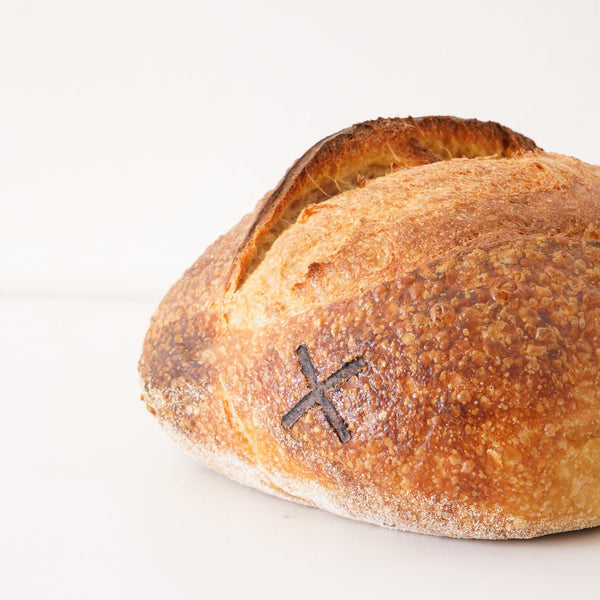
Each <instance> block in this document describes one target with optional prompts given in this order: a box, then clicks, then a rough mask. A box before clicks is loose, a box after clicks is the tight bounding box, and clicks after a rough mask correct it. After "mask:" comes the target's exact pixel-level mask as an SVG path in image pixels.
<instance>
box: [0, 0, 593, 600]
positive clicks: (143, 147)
mask: <svg viewBox="0 0 600 600" xmlns="http://www.w3.org/2000/svg"><path fill="white" fill-rule="evenodd" d="M599 31H600V3H599V2H593V1H588V2H585V1H579V2H561V3H559V2H506V1H504V2H495V3H486V2H482V1H480V2H444V3H442V2H431V1H430V2H422V3H417V2H410V3H402V2H382V1H379V0H371V1H369V2H353V1H350V0H348V1H346V2H337V1H327V0H321V1H318V2H314V1H312V0H305V1H296V2H287V1H280V2H257V1H255V2H206V1H202V0H196V1H192V0H190V1H183V0H171V1H167V0H154V1H152V0H146V1H141V0H119V1H114V0H105V1H103V2H100V1H98V2H90V1H80V2H76V1H72V2H66V1H64V0H56V1H54V2H50V1H48V2H43V1H41V0H40V1H26V0H20V1H9V0H0V310H1V312H0V334H1V336H2V342H3V343H2V350H0V361H1V362H0V364H1V365H2V368H1V371H0V373H1V375H2V390H3V393H2V398H1V400H0V402H1V404H0V406H1V413H0V414H1V416H2V421H1V422H0V423H1V424H0V467H1V469H2V481H3V485H2V487H1V488H0V573H2V571H4V574H1V575H0V596H2V597H5V598H107V597H110V598H137V597H144V598H147V599H149V598H165V597H175V598H195V599H197V598H213V597H233V596H234V595H241V594H244V596H245V597H273V598H279V597H284V596H285V597H304V598H305V597H320V596H321V595H325V594H327V595H328V596H329V597H337V596H341V595H344V596H345V597H354V596H358V595H361V594H362V595H363V596H364V595H365V594H367V596H368V597H370V596H371V595H375V594H377V595H387V596H389V597H405V596H406V597H409V596H414V595H415V594H420V595H427V594H428V593H430V594H431V595H432V596H433V595H434V594H435V595H440V594H444V595H445V596H446V597H454V596H458V595H461V596H462V597H475V596H477V595H483V596H485V597H491V598H494V597H498V598H500V597H502V598H506V597H507V596H508V595H509V594H510V595H511V596H512V597H519V596H524V595H527V596H528V597H552V598H554V597H556V598H566V597H579V598H583V597H590V598H592V597H593V598H596V597H598V590H600V580H599V577H598V565H599V564H600V532H599V531H598V530H597V529H594V530H589V531H587V532H582V533H574V534H567V535H562V536H552V537H548V538H544V539H541V540H537V541H532V542H504V543H498V542H477V541H460V540H449V539H439V538H430V537H426V536H420V535H412V534H404V533H398V532H392V531H387V530H383V529H379V528H376V527H372V526H367V525H364V524H360V523H354V522H350V521H346V520H343V519H340V518H337V517H334V516H332V515H329V514H326V513H322V512H320V511H316V510H311V509H307V508H304V507H300V506H296V505H292V504H290V503H287V502H284V501H280V500H276V499H273V498H270V497H268V496H265V495H263V494H260V493H258V492H254V491H252V490H248V489H245V488H243V487H241V486H239V485H237V484H235V483H233V482H230V481H228V480H226V479H224V478H222V477H221V476H218V475H216V474H213V473H211V472H210V471H208V470H206V469H205V468H204V467H202V466H201V465H198V464H196V463H194V462H193V461H192V460H191V459H189V458H187V457H186V456H185V455H183V454H182V453H181V452H180V451H179V450H178V449H177V448H175V447H174V446H173V444H172V443H171V442H170V440H168V439H167V437H166V436H165V435H164V434H163V433H162V432H161V431H160V430H159V429H158V427H157V426H156V425H155V423H154V422H153V420H152V419H151V417H150V415H149V414H147V413H146V411H145V410H144V408H143V405H142V403H141V402H139V401H138V397H139V392H138V383H137V375H136V361H137V357H138V354H139V351H140V348H141V343H142V339H143V335H144V331H145V328H146V327H147V324H148V320H149V317H150V315H151V313H152V311H153V310H154V308H155V306H156V304H157V303H158V301H159V300H160V297H161V296H162V295H163V294H164V292H165V291H166V290H167V288H168V287H169V285H170V284H171V283H173V282H174V281H175V280H176V279H177V278H178V277H179V275H180V274H181V273H182V272H183V270H184V269H185V268H187V267H188V266H189V265H190V264H191V263H192V262H193V260H194V259H195V258H196V257H197V256H198V255H199V254H200V253H201V252H202V251H203V250H204V248H205V247H206V246H207V245H208V244H209V243H210V242H211V241H212V240H213V239H214V238H215V237H216V236H217V235H219V234H221V233H224V232H225V231H226V230H227V229H228V228H229V227H230V226H232V225H233V224H234V223H235V222H237V220H238V219H239V218H240V217H241V215H242V214H243V213H245V212H248V211H250V210H251V209H252V208H253V206H254V204H255V202H256V201H257V200H258V199H259V198H260V197H261V196H262V195H263V194H264V193H265V192H266V191H267V190H268V189H270V188H271V187H273V186H274V185H275V184H276V183H277V181H278V180H279V178H280V177H281V176H282V175H283V173H284V171H285V169H286V168H287V167H288V166H289V165H290V163H291V162H292V161H293V160H294V159H295V158H297V157H298V156H299V155H300V154H302V153H303V152H304V151H305V150H306V149H307V148H308V147H309V146H310V145H312V144H313V143H315V142H316V141H317V140H319V139H320V138H322V137H324V136H325V135H328V134H330V133H333V132H334V131H337V130H339V129H341V128H344V127H347V126H348V125H350V124H352V123H355V122H359V121H363V120H366V119H371V118H376V117H378V116H407V115H413V116H422V115H429V114H452V115H456V116H460V117H477V118H480V119H483V120H495V121H499V122H501V123H503V124H505V125H508V126H509V127H511V128H513V129H516V130H517V131H520V132H522V133H524V134H526V135H528V136H530V137H532V138H533V139H534V140H535V141H536V142H537V143H538V144H539V145H540V146H542V147H543V148H545V149H547V150H551V151H556V152H562V153H565V154H570V155H574V156H577V157H579V158H581V159H583V160H586V161H588V162H592V163H595V164H599V163H600V144H599V143H598V140H599V139H600V118H599V116H598V114H599V110H600V85H599V83H598V79H599V72H600V68H599V67H600V35H599Z"/></svg>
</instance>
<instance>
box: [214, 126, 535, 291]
mask: <svg viewBox="0 0 600 600" xmlns="http://www.w3.org/2000/svg"><path fill="white" fill-rule="evenodd" d="M536 148H537V146H536V144H535V143H534V142H533V141H532V140H530V139H529V138H527V137H525V136H523V135H521V134H519V133H516V132H514V131H512V130H510V129H509V128H507V127H504V126H503V125H500V124H499V123H495V122H492V121H488V122H483V121H478V120H476V119H459V118H457V117H421V118H417V119H415V118H412V117H408V118H405V119H402V118H388V119H382V118H380V119H376V120H373V121H366V122H364V123H359V124H356V125H353V126H352V127H349V128H347V129H343V130H341V131H339V132H337V133H335V134H333V135H330V136H328V137H326V138H324V139H322V140H321V141H319V142H317V143H316V144H315V145H314V146H312V147H311V148H310V149H309V150H308V151H307V152H305V153H304V154H303V155H302V156H301V157H300V158H299V159H298V160H297V161H296V162H295V163H294V164H293V165H292V166H291V167H290V169H289V170H288V171H287V173H286V174H285V176H284V177H283V179H282V180H281V181H280V182H279V184H278V185H277V187H276V188H275V189H274V190H273V191H272V192H270V193H269V194H267V195H266V196H265V198H263V200H262V201H261V203H260V205H259V206H258V207H257V210H256V211H255V213H254V214H255V217H254V221H253V222H252V224H251V225H250V227H249V229H248V232H247V234H246V235H245V237H244V239H243V241H242V243H241V244H240V246H239V247H238V250H237V252H236V255H235V258H234V260H233V263H232V266H231V270H230V273H229V276H228V281H227V284H226V289H225V293H226V295H230V294H233V293H235V292H236V291H237V290H238V289H239V288H240V287H241V286H242V285H243V283H244V281H245V280H246V278H247V277H248V276H249V275H250V274H251V273H252V271H254V269H255V268H256V267H257V266H258V265H259V264H260V262H261V261H262V259H263V258H264V255H265V254H266V252H267V251H268V250H269V248H270V247H271V246H272V244H273V242H274V241H275V239H277V237H278V236H279V235H280V234H281V232H282V231H284V230H285V229H287V227H289V226H290V225H291V224H293V223H294V222H295V220H296V219H297V217H298V215H299V214H300V212H301V211H302V210H303V209H304V208H305V207H306V206H308V205H309V204H316V203H319V202H322V201H323V200H326V199H327V198H330V197H332V196H334V195H336V194H338V193H341V192H343V191H347V190H349V189H353V188H356V187H359V186H361V185H364V181H365V179H372V178H375V177H379V176H382V175H386V174H388V173H390V172H391V171H394V170H398V169H403V168H410V167H414V166H419V165H425V164H429V163H433V162H437V161H440V160H448V159H451V158H457V157H463V156H465V157H468V158H474V157H483V156H489V157H498V158H501V157H508V156H512V155H514V154H516V153H518V152H522V151H528V150H535V149H536Z"/></svg>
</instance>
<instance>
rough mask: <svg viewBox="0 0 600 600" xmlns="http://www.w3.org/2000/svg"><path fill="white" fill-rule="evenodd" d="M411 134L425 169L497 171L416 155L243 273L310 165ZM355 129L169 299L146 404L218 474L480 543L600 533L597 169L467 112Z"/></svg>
mask: <svg viewBox="0 0 600 600" xmlns="http://www.w3.org/2000/svg"><path fill="white" fill-rule="evenodd" d="M388 126H389V130H388V129H386V128H387V127H388ZM415 128H420V131H421V137H420V138H419V139H420V140H424V139H426V141H427V143H426V144H424V147H425V150H422V148H421V149H418V151H415V154H411V152H412V151H411V152H409V153H408V154H409V155H410V156H412V157H413V159H414V157H415V156H417V155H418V153H419V152H421V156H425V153H426V152H431V153H433V154H436V153H437V154H436V155H437V156H438V157H439V155H440V154H441V153H442V150H440V148H451V149H452V151H453V152H454V153H455V154H458V153H460V152H461V151H462V150H464V149H465V148H467V147H469V148H478V149H479V155H481V154H486V155H488V156H489V155H497V156H502V157H504V158H502V159H490V158H474V157H465V158H454V159H451V160H446V161H439V160H437V159H436V160H433V159H432V160H431V161H429V160H422V161H421V162H420V163H418V164H417V165H416V166H412V167H410V168H409V167H406V168H404V169H400V170H396V169H394V170H393V172H391V173H388V174H386V175H382V176H379V177H378V178H376V179H374V180H372V181H365V180H364V179H361V178H360V177H359V178H358V179H357V180H356V181H357V186H354V189H348V190H347V191H344V192H341V193H339V194H337V195H336V196H335V197H332V198H330V199H326V200H323V198H317V199H316V200H315V198H316V196H315V195H314V194H313V195H311V194H310V193H309V194H308V197H309V200H311V202H310V203H305V204H304V208H303V209H302V212H301V213H300V214H299V215H297V216H296V218H295V219H294V220H293V221H292V222H289V223H286V224H285V225H286V226H285V227H283V228H281V227H280V228H279V229H278V230H277V235H276V236H275V237H274V239H273V240H271V241H270V243H269V248H268V249H267V250H266V251H265V252H264V253H263V254H262V256H260V262H259V264H255V265H254V267H253V269H252V270H250V271H244V269H245V268H247V266H248V260H250V261H252V260H254V258H255V256H254V257H251V258H248V257H250V256H251V254H252V251H249V250H248V248H249V247H250V246H252V244H254V246H252V247H253V248H256V240H257V239H259V238H260V237H261V236H264V235H265V227H266V228H268V227H271V228H273V226H274V225H276V223H277V219H279V218H280V217H281V215H282V214H284V213H285V211H286V210H287V209H288V208H289V204H288V201H289V198H294V199H295V200H292V203H293V202H294V201H296V200H297V199H298V198H300V197H302V196H303V194H304V195H305V192H306V186H307V185H309V184H307V183H306V181H307V180H308V179H305V180H303V181H304V183H302V181H301V180H302V177H304V176H301V175H299V173H300V174H301V173H302V172H303V171H302V169H304V172H306V173H309V174H310V175H311V177H312V178H313V179H315V180H316V181H319V180H320V179H319V178H318V177H317V178H315V176H314V173H315V172H316V167H315V165H316V164H317V165H318V164H320V163H318V161H317V162H315V158H314V157H315V156H321V157H322V158H321V159H320V160H323V161H324V166H323V165H321V166H320V167H319V169H321V171H319V172H320V173H326V174H328V175H327V176H329V175H330V174H331V173H334V174H335V173H338V174H339V173H340V172H341V171H342V170H344V168H345V169H346V170H345V172H346V173H348V172H352V173H354V174H356V173H359V174H360V161H358V159H357V157H360V153H361V152H364V156H365V157H366V158H365V162H364V165H372V164H373V156H375V155H377V156H379V157H380V156H381V152H380V151H379V150H377V149H378V148H379V149H380V148H381V146H382V145H381V140H380V138H378V136H380V135H383V136H384V137H385V136H388V137H385V139H386V140H387V139H389V136H390V135H391V133H390V130H391V131H393V133H394V135H399V134H398V132H399V131H400V133H401V134H402V135H405V134H406V131H405V130H407V129H409V130H410V131H411V132H413V133H414V129H415ZM423 131H425V132H426V135H425V134H424V133H422V132H423ZM347 132H351V133H347ZM352 132H354V133H352ZM342 133H343V136H342V138H338V142H339V144H340V145H338V146H336V145H335V144H337V143H338V142H331V144H333V145H331V146H330V149H329V150H323V148H327V144H328V142H327V140H326V141H325V143H324V144H321V145H317V146H316V147H315V148H314V149H312V150H311V151H309V152H312V154H311V155H310V156H308V157H307V156H306V155H305V157H303V159H301V161H299V162H298V163H297V164H296V166H295V167H293V168H292V169H291V170H290V172H288V175H287V176H286V178H285V179H284V180H283V182H282V184H280V186H279V188H278V190H276V191H275V192H274V193H273V194H271V195H270V196H267V197H266V199H265V200H263V201H262V202H261V203H259V205H258V206H257V209H256V210H255V212H254V213H253V214H252V215H248V216H247V217H245V218H244V219H243V220H242V221H241V222H240V224H239V225H238V226H237V227H236V228H234V229H233V230H231V231H230V232H229V233H228V234H226V235H225V236H223V237H222V238H220V239H219V240H217V242H215V244H213V246H211V248H209V249H208V250H207V251H206V253H205V254H204V255H203V256H202V257H201V258H200V259H199V260H198V261H197V262H196V264H195V265H194V266H193V267H192V268H191V269H190V270H188V272H186V274H185V275H184V277H183V278H182V279H181V280H180V281H179V282H178V283H177V284H176V285H175V286H173V288H172V289H171V291H170V292H169V294H167V296H166V298H165V299H164V300H163V302H162V303H161V306H160V307H159V309H158V311H157V312H156V314H155V315H154V317H153V319H152V324H151V327H150V330H149V331H148V334H147V337H146V341H145V344H144V350H143V354H142V358H141V360H140V373H141V376H142V380H143V385H144V399H145V401H146V403H147V404H148V406H149V407H150V408H151V410H152V411H153V412H154V413H155V414H156V416H157V417H158V419H159V420H160V422H161V423H162V424H163V425H164V426H165V427H166V428H167V429H168V430H169V431H170V432H171V434H172V435H173V436H174V437H175V438H176V439H177V440H178V441H179V442H180V443H182V444H183V445H184V446H186V447H188V448H189V449H190V450H191V451H193V452H194V453H195V454H196V455H197V456H198V457H199V458H200V459H201V460H203V461H204V462H206V463H207V464H209V465H210V466H212V467H214V468H216V469H218V470H220V471H222V472H225V473H226V474H228V475H230V476H232V477H234V478H236V479H238V480H240V481H242V482H244V483H247V484H249V485H253V486H255V487H257V488H259V489H263V490H265V491H268V492H270V493H274V494H277V495H280V496H282V497H287V498H291V499H295V500H297V501H300V502H304V503H307V504H311V505H315V506H320V507H322V508H327V509H329V510H332V511H334V512H336V513H339V514H343V515H345V516H349V517H353V518H357V519H362V520H367V521H370V522H374V523H378V524H380V525H385V526H389V527H396V528H400V529H408V530H412V531H421V532H425V533H435V534H442V535H451V536H460V537H487V538H506V537H532V536H536V535H543V534H546V533H552V532H557V531H564V530H568V529H577V528H582V527H589V526H593V525H597V524H599V523H600V369H599V361H600V169H599V168H598V167H592V166H590V165H586V164H584V163H581V162H580V161H577V160H575V159H572V158H568V157H563V156H560V155H553V154H547V153H544V152H542V151H540V150H537V149H535V145H534V144H533V142H531V141H530V140H527V139H526V138H523V137H522V136H519V135H518V134H514V133H512V132H510V131H509V130H506V129H505V128H502V127H500V126H498V125H496V124H480V123H478V122H473V121H460V120H457V119H453V118H442V117H435V118H426V119H421V120H410V121H404V122H402V123H398V122H396V121H393V122H391V124H390V121H388V120H382V121H377V122H374V123H370V124H366V125H363V126H355V128H354V129H352V130H346V132H342ZM346 135H348V136H350V139H349V140H348V139H345V138H344V136H346ZM353 135H354V136H355V137H358V138H359V141H358V142H356V145H355V147H353V146H352V144H353V143H355V142H354V141H353V140H354V138H353V137H352V136H353ZM361 136H363V137H361ZM427 136H429V137H427ZM453 136H454V137H453ZM410 138H411V139H416V138H415V136H414V135H412V134H411V136H410ZM331 139H334V140H335V137H334V138H328V140H331ZM340 140H341V141H340ZM440 140H441V141H440ZM465 140H466V141H465ZM482 140H483V141H482ZM490 140H492V141H493V143H494V144H498V148H501V151H499V150H497V149H496V150H495V149H494V148H496V146H493V144H492V142H490ZM498 140H499V141H498ZM467 142H468V143H467ZM386 143H388V141H386V142H385V143H384V146H385V144H386ZM421 143H422V142H419V145H420V144H421ZM336 148H337V150H335V149H336ZM344 148H345V150H344ZM348 148H350V149H348ZM357 148H358V149H357ZM396 148H397V147H396ZM315 149H316V150H315ZM374 149H375V150H374ZM457 149H458V150H457ZM461 149H462V150H461ZM320 152H321V153H323V152H325V154H319V153H320ZM327 152H329V153H330V154H327ZM336 152H339V153H341V155H342V158H343V160H342V158H340V156H339V155H338V154H336ZM344 152H348V153H349V155H350V158H348V156H349V155H348V154H344ZM353 152H355V153H357V154H352V153H353ZM378 153H379V154H378ZM394 153H395V154H396V155H397V156H398V153H397V151H396V149H394ZM462 153H463V154H467V155H468V152H462ZM453 155H454V154H453ZM403 156H404V155H403ZM323 157H327V158H323ZM415 160H417V159H415ZM344 161H345V162H344ZM303 164H304V167H303V166H302V165H303ZM344 164H345V165H348V164H350V167H347V168H346V167H343V165H344ZM307 165H308V167H307ZM388 167H389V165H388ZM386 168H387V167H386ZM311 169H312V171H311ZM365 171H368V169H365ZM306 177H308V176H306ZM365 179H366V177H365ZM286 181H287V183H286ZM294 185H295V186H298V189H300V188H302V190H303V191H302V192H301V193H296V192H294V193H291V192H290V191H289V189H291V188H293V186H294ZM286 186H287V190H288V191H286V192H285V193H282V191H281V190H283V189H284V188H286ZM302 186H305V187H302ZM309 187H310V186H309ZM281 197H285V198H287V199H288V200H284V201H283V205H285V206H284V208H283V209H282V208H281V206H280V207H279V209H277V210H279V211H282V212H280V213H277V210H276V209H275V208H273V207H274V206H275V205H276V204H277V203H278V202H282V201H281ZM273 198H275V199H273ZM278 199H279V200H278ZM305 199H306V198H305ZM315 201H316V202H318V204H315V203H314V202H315ZM269 203H271V207H270V208H268V206H269ZM266 207H267V208H266ZM269 211H270V212H269ZM265 215H267V216H265ZM261 228H262V229H261ZM248 240H254V242H252V244H251V245H250V246H249V245H248V244H249V242H248ZM248 252H250V253H249V254H248ZM244 253H246V254H245V255H244ZM240 255H244V256H245V258H244V259H243V260H241V259H240ZM244 261H246V262H244ZM236 265H237V266H236ZM244 265H245V266H244ZM236 269H238V270H237V271H236ZM240 275H243V277H241V276H240ZM236 277H237V279H236ZM232 281H233V282H235V283H234V284H232ZM300 345H303V346H304V347H305V348H306V350H305V354H304V358H302V356H300V354H302V353H299V352H298V347H299V346H300ZM306 356H308V357H309V358H308V360H310V364H308V363H306V360H307V359H306ZM359 359H360V363H358V362H356V361H359ZM303 361H304V362H303ZM348 364H354V365H355V366H354V368H350V370H348V367H344V365H348ZM311 368H314V373H313V374H312V375H311V373H310V370H311ZM344 368H346V371H344ZM340 369H341V371H340ZM337 372H340V373H342V375H337V376H336V377H337V380H336V381H334V379H331V376H332V375H333V374H335V373H337ZM344 373H345V375H344ZM327 382H329V384H327ZM327 385H329V386H330V387H329V388H327ZM323 386H324V387H323ZM321 392H322V393H324V395H325V400H328V401H330V402H331V404H332V406H333V407H334V408H333V410H334V411H335V412H336V413H337V414H338V415H339V418H340V419H341V422H342V423H343V424H344V426H345V427H346V428H347V430H348V433H349V436H348V437H349V439H345V438H344V436H340V435H339V434H338V435H336V431H335V427H334V426H335V423H333V422H332V421H331V415H329V416H327V414H326V413H327V410H326V407H325V406H319V404H318V400H317V401H315V398H318V397H319V393H321ZM311 394H313V395H312V396H311ZM303 398H304V399H305V404H303V405H300V408H299V409H297V410H298V414H297V415H296V416H295V417H294V418H293V419H291V418H290V419H289V420H288V421H287V422H286V420H285V419H284V416H285V415H286V414H288V413H289V412H290V411H291V410H292V409H293V408H294V407H295V406H296V405H297V404H298V403H299V401H300V400H302V399H303ZM323 404H325V401H323ZM304 409H306V410H304ZM334 417H335V414H334ZM328 418H329V421H328ZM282 419H283V422H282ZM340 440H342V441H343V442H344V443H342V441H340Z"/></svg>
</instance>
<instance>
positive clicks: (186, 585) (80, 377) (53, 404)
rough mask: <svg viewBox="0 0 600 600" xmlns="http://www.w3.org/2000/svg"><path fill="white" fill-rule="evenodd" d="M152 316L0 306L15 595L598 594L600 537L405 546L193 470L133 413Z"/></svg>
mask: <svg viewBox="0 0 600 600" xmlns="http://www.w3.org/2000/svg"><path fill="white" fill-rule="evenodd" d="M153 309H154V306H153V304H152V303H150V302H141V301H110V300H81V299H80V300H59V299H47V298H46V299H27V298H19V297H12V298H6V297H5V298H3V299H1V300H0V330H1V331H2V334H3V344H2V351H1V352H2V356H1V362H2V365H3V372H4V373H5V377H4V393H3V397H4V401H3V424H4V426H3V428H2V429H3V430H2V436H0V455H1V456H2V457H3V467H2V468H3V478H4V485H3V494H2V496H3V498H2V505H3V509H2V533H1V540H2V543H1V544H0V561H1V564H2V565H3V567H4V569H3V570H4V574H3V576H2V578H1V579H0V592H1V591H2V590H3V589H5V590H9V591H11V594H10V595H4V597H22V598H36V597H44V598H57V599H58V598H108V597H110V598H129V597H132V598H166V597H174V598H181V599H184V598H190V599H191V598H194V599H197V598H216V597H227V598H233V597H237V595H242V594H246V595H249V596H250V597H254V596H257V597H264V598H281V597H288V598H302V597H313V596H314V595H315V594H317V596H315V597H321V596H322V597H325V596H327V597H329V596H331V597H334V596H336V595H343V597H346V598H353V597H360V596H364V595H367V596H368V597H369V596H370V595H371V594H372V593H374V592H375V591H376V592H377V593H378V594H381V595H382V596H383V595H385V596H388V597H410V596H413V597H414V595H415V594H416V595H423V594H430V595H432V596H433V595H434V594H435V595H436V596H437V595H445V596H448V597H453V595H454V594H457V595H461V597H466V598H469V597H473V598H474V597H477V596H481V597H486V598H506V597H508V596H509V595H511V594H512V595H514V594H515V593H522V594H526V595H528V596H529V597H535V598H546V597H547V598H567V597H571V598H573V597H578V598H586V597H589V598H592V597H597V592H595V591H594V590H597V589H598V571H597V569H598V559H599V558H600V551H599V548H600V528H595V529H590V530H586V531H582V532H576V533H568V534H562V535H554V536H548V537H544V538H539V539H537V540H531V541H505V542H493V541H473V540H470V541H469V540H455V539H448V538H437V537H430V536H425V535H419V534H410V533H403V532H397V531H391V530H387V529H382V528H379V527H376V526H372V525H367V524H363V523H359V522H355V521H351V520H347V519H343V518H340V517H337V516H334V515H332V514H329V513H326V512H323V511H321V510H317V509H312V508H307V507H304V506H300V505H296V504H293V503H291V502H288V501H285V500H280V499H277V498H274V497H271V496H269V495H266V494H263V493H261V492H258V491H255V490H252V489H249V488H246V487H243V486H241V485H239V484H237V483H235V482H233V481H230V480H228V479H227V478H225V477H223V476H222V475H219V474H216V473H214V472H212V471H210V470H209V469H207V468H205V467H204V466H202V465H200V464H198V463H196V462H195V461H194V460H193V459H191V458H189V457H188V456H187V455H185V454H184V453H183V452H182V451H180V450H179V449H178V448H177V447H176V446H175V445H174V444H173V443H172V441H171V440H170V439H169V438H168V437H167V436H166V434H165V433H164V432H163V431H162V430H161V429H160V428H159V427H158V425H157V424H156V423H155V422H154V419H153V418H152V417H151V415H150V414H149V413H148V412H147V411H146V409H145V407H144V404H143V403H142V402H140V399H139V389H138V380H137V373H136V362H137V358H138V354H139V352H140V347H141V341H142V338H143V334H144V330H145V328H146V326H147V323H148V319H149V317H150V314H151V313H152V311H153Z"/></svg>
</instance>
